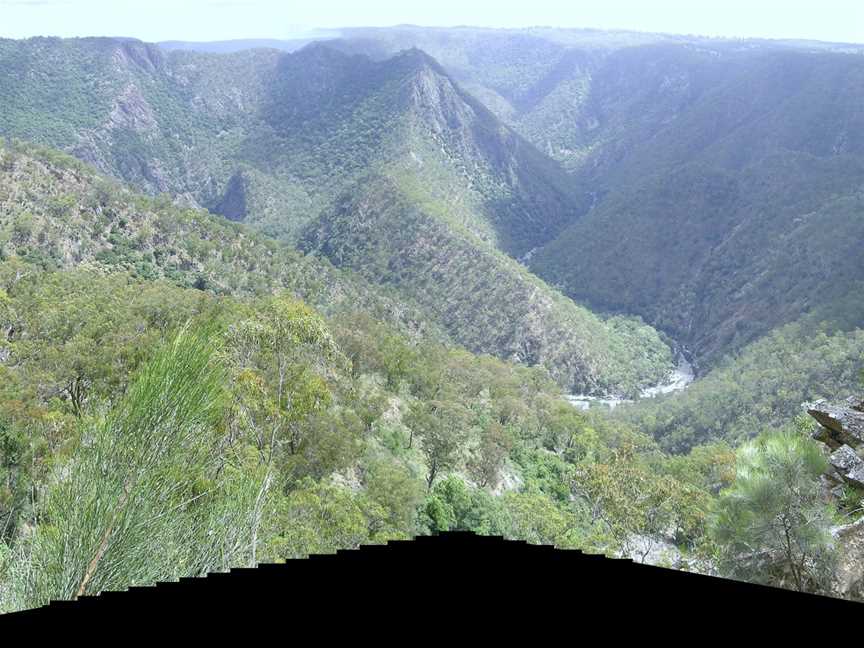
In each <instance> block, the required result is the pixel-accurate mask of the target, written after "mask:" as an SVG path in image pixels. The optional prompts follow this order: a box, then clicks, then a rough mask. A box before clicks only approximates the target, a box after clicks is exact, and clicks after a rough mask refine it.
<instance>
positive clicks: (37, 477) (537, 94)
mask: <svg viewBox="0 0 864 648" xmlns="http://www.w3.org/2000/svg"><path fill="white" fill-rule="evenodd" d="M340 31H341V38H339V39H331V38H325V37H322V38H321V39H317V38H316V39H315V40H314V42H309V43H291V42H279V43H266V42H263V43H262V42H256V41H253V42H248V43H243V42H228V43H213V44H186V43H179V42H178V43H167V44H163V45H162V46H159V45H152V44H146V43H142V42H140V41H137V40H133V39H123V38H84V39H57V38H33V39H29V40H24V41H13V40H0V108H2V109H0V136H2V137H3V138H5V141H4V142H3V143H2V145H0V610H7V609H14V608H20V607H26V606H32V605H37V604H41V603H44V602H45V601H46V600H47V599H48V598H50V597H54V596H59V597H63V598H73V597H76V596H80V595H82V594H85V593H92V592H96V591H100V590H103V589H110V588H123V587H128V586H129V585H134V584H142V583H149V582H152V581H153V580H155V579H165V578H175V577H178V576H182V575H195V574H197V575H200V574H204V573H206V572H208V571H211V570H217V569H224V568H226V567H228V566H232V565H240V564H243V565H254V564H256V563H257V562H260V561H262V560H284V559H288V558H292V557H299V556H305V555H308V554H310V553H315V552H320V551H332V550H334V549H337V548H342V547H356V546H358V544H360V543H363V542H382V541H385V540H387V539H388V538H397V537H410V536H412V535H416V534H422V533H430V532H435V531H439V530H446V529H471V530H475V531H478V532H480V533H494V534H501V535H505V536H507V537H512V538H520V539H525V540H529V541H531V542H549V543H554V544H557V545H559V546H563V547H574V548H575V547H578V548H582V549H585V550H588V551H603V552H607V553H610V554H615V555H623V556H629V557H632V558H635V559H637V560H642V561H648V562H653V563H659V564H668V565H674V566H677V567H680V568H685V569H694V570H697V571H701V572H705V573H721V574H725V575H732V576H734V577H746V578H751V579H753V580H759V581H760V582H769V583H772V584H779V585H784V586H791V587H795V588H796V589H800V590H808V591H817V592H822V593H829V594H836V595H843V596H847V595H848V596H852V595H853V594H850V592H855V591H858V590H855V588H859V589H861V587H862V583H864V578H859V577H858V576H855V574H853V576H855V577H854V578H852V577H849V575H848V571H849V569H850V567H849V565H852V567H851V569H852V571H853V572H854V571H855V570H856V569H857V570H858V571H857V572H856V573H859V574H860V573H864V567H862V566H864V555H860V551H859V549H857V547H860V546H864V544H861V543H860V542H859V540H860V539H859V540H856V539H855V538H857V537H858V536H857V535H856V534H858V532H859V531H858V530H860V529H859V527H860V523H858V522H856V523H853V524H847V523H849V522H850V518H855V517H857V516H858V515H859V514H860V511H861V507H860V500H861V497H862V493H864V482H861V481H856V479H857V478H855V475H857V474H858V473H857V472H855V471H856V470H857V468H856V467H855V466H858V464H857V463H855V461H854V459H853V458H852V456H853V455H854V457H855V458H857V460H858V461H859V462H860V461H861V458H860V456H859V454H860V453H861V448H864V445H861V444H859V443H858V442H857V441H856V442H855V444H853V445H854V448H852V447H850V446H844V447H845V448H846V449H844V448H843V447H840V448H837V447H834V445H836V444H834V445H831V444H829V445H828V446H826V447H821V446H819V445H818V444H817V443H816V441H814V440H813V439H811V438H810V433H811V432H812V431H813V423H812V421H808V420H807V419H800V418H796V416H797V415H798V414H800V413H801V404H802V402H804V401H811V400H813V399H816V398H830V399H842V398H846V397H851V396H854V395H856V394H857V393H859V392H860V388H861V380H862V378H864V375H862V370H864V337H862V330H864V300H862V298H861V294H862V287H864V255H862V254H861V248H862V241H864V101H862V100H864V55H862V51H861V48H860V47H856V46H844V45H838V44H821V43H809V42H772V41H724V40H719V39H706V38H695V37H679V36H667V35H659V34H635V33H628V32H600V31H592V30H559V29H551V28H532V29H524V30H489V29H476V28H454V29H443V28H441V29H426V28H419V27H418V28H415V27H398V28H388V29H383V28H382V29H377V28H375V29H373V28H370V29H352V30H340ZM310 40H312V39H310ZM688 360H689V361H691V362H692V363H693V365H695V368H696V373H697V375H696V380H695V381H694V382H692V384H690V382H689V381H690V380H691V379H692V378H693V374H692V372H690V369H691V366H690V364H689V363H688V362H687V361H688ZM675 362H678V364H679V366H678V369H677V370H676V372H675V373H672V369H673V367H674V363H675ZM670 375H671V376H672V377H675V376H678V378H676V381H677V382H675V383H667V382H666V379H667V378H668V377H669V376H670ZM682 376H683V378H682ZM682 387H686V389H683V390H682V389H681V388H682ZM666 392H668V393H666ZM658 393H659V394H661V395H659V396H657V397H656V398H653V397H652V398H649V397H648V396H649V395H652V396H653V395H655V394H658ZM565 394H569V397H570V401H571V402H568V401H567V399H565V398H564V395H565ZM859 400H860V398H859V399H858V400H855V399H852V400H848V401H844V402H845V403H846V404H845V405H841V406H838V407H839V410H838V411H840V410H842V411H843V412H846V413H847V414H848V416H847V418H848V419H849V420H851V421H853V424H854V425H857V421H858V419H859V418H860V416H859V413H860V412H861V408H862V407H864V405H862V404H860V402H859ZM576 405H578V407H580V408H581V407H584V408H585V410H580V409H579V408H577V407H576ZM613 405H614V406H616V407H615V408H614V410H612V411H610V408H611V406H613ZM607 406H608V407H607ZM835 409H836V408H835ZM847 410H848V412H847ZM832 411H833V410H832ZM849 412H851V413H849ZM844 416H846V414H844ZM845 420H846V419H844V421H845ZM821 422H822V421H821V420H820V423H821ZM832 425H833V423H832ZM837 425H841V427H842V425H844V423H842V422H841V423H838V424H837ZM834 432H835V433H836V434H835V436H837V435H838V434H839V437H838V438H844V439H849V438H852V437H854V434H852V433H850V432H848V431H845V430H841V431H840V432H837V430H834ZM853 432H855V434H857V428H855V429H854V430H853ZM850 434H851V436H850ZM844 435H845V436H844ZM829 436H830V435H829ZM814 438H815V439H820V440H821V439H824V438H826V437H825V434H824V430H822V431H821V432H820V433H819V434H817V435H816V436H815V437H814ZM855 438H856V439H857V437H855ZM838 453H839V454H838ZM850 453H851V454H850ZM862 465H864V464H862ZM850 475H851V477H850ZM778 485H779V486H778ZM778 520H782V521H783V527H782V529H781V530H782V531H783V533H782V534H780V533H779V532H778V529H779V528H780V527H777V525H776V523H777V521H778ZM856 525H857V526H856ZM142 529H148V532H147V533H142V532H141V530H142ZM847 537H849V538H852V539H851V540H842V538H847ZM784 543H785V544H784ZM856 551H857V552H858V553H856ZM835 559H837V560H839V561H840V563H842V565H843V566H842V570H845V571H843V572H842V574H840V575H839V576H838V574H839V573H840V572H838V569H840V568H839V567H838V566H837V564H838V563H837V561H836V560H835ZM759 561H763V562H762V563H760V562H759ZM766 561H767V562H766ZM753 565H757V566H758V565H762V566H764V565H768V568H766V569H761V567H760V568H759V569H755V568H752V569H751V567H752V566H753ZM743 566H747V569H750V571H749V572H746V573H744V572H742V570H743V569H744V567H743ZM842 570H841V571H842ZM745 571H746V570H745ZM850 578H851V580H850ZM861 591H864V590H861ZM855 595H857V594H855Z"/></svg>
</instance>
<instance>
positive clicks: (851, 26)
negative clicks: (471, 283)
mask: <svg viewBox="0 0 864 648" xmlns="http://www.w3.org/2000/svg"><path fill="white" fill-rule="evenodd" d="M397 24H416V25H429V26H453V25H474V26H484V27H528V26H539V25H543V26H553V27H589V28H598V29H628V30H637V31H648V32H665V33H674V34H700V35H706V36H727V37H743V38H750V37H763V38H804V39H814V40H824V41H835V42H846V43H864V0H818V1H816V0H809V1H805V0H591V1H584V0H557V1H556V0H528V1H520V2H516V1H514V0H479V1H471V0H423V1H422V2H417V1H416V0H415V1H409V0H299V1H298V0H0V37H6V38H26V37H29V36H130V37H135V38H140V39H142V40H146V41H162V40H187V41H208V40H230V39H238V38H277V39H283V38H291V37H296V36H299V35H301V34H302V32H303V31H305V30H309V29H312V28H337V27H356V26H389V25H397Z"/></svg>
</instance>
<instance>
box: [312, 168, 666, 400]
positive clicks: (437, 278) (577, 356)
mask: <svg viewBox="0 0 864 648" xmlns="http://www.w3.org/2000/svg"><path fill="white" fill-rule="evenodd" d="M304 245H305V247H307V248H308V249H310V250H314V251H317V252H319V253H321V254H323V255H325V256H326V257H327V258H329V259H330V260H331V261H332V262H333V263H334V264H335V265H337V266H339V267H345V268H351V269H354V270H356V271H358V272H359V273H361V274H362V275H363V276H364V277H366V278H367V279H369V280H370V281H372V282H373V283H378V284H384V285H388V286H393V287H395V288H396V289H397V290H398V291H399V292H400V293H404V294H406V295H412V296H414V297H415V299H416V300H417V301H418V303H420V304H421V305H422V306H423V308H424V309H426V310H427V312H429V313H431V314H433V317H434V319H435V320H436V321H439V322H442V323H444V325H445V327H447V329H448V331H449V333H450V334H451V336H452V337H453V338H454V339H458V340H460V341H462V343H463V344H465V345H466V346H467V347H468V348H469V349H470V350H472V351H474V352H478V353H495V352H498V353H501V352H503V354H504V356H505V357H508V358H512V359H514V360H517V361H521V362H524V363H527V364H542V365H544V366H546V367H547V368H548V369H549V371H550V372H551V373H552V375H553V376H555V377H556V378H557V379H558V380H559V381H560V382H561V383H562V384H565V385H569V386H570V388H571V389H572V390H575V391H577V392H581V393H587V392H592V393H604V392H605V393H608V392H619V393H624V394H628V395H630V394H634V393H638V391H639V389H640V387H644V386H645V385H647V384H649V383H651V382H656V381H658V380H661V379H662V378H663V376H664V375H665V372H666V371H667V370H668V367H669V364H670V362H671V353H670V352H669V349H668V347H666V346H665V345H664V344H663V342H662V341H661V339H660V338H659V337H658V336H657V334H656V332H655V331H654V330H653V329H651V328H650V327H647V326H645V325H644V324H642V323H641V322H639V321H638V320H629V319H625V318H614V319H611V320H607V321H603V320H601V319H600V318H598V317H597V316H595V315H594V314H593V313H591V312H590V311H588V310H586V309H584V308H581V307H578V306H576V305H575V304H573V303H572V302H570V301H569V300H568V299H567V298H566V297H564V296H563V295H561V294H559V293H556V292H555V291H553V290H551V289H550V288H549V287H548V286H546V285H545V284H544V283H543V282H542V281H539V280H538V279H537V278H536V277H534V276H532V275H531V274H530V273H528V272H527V271H526V270H525V269H524V268H522V267H521V266H520V265H519V264H517V263H516V262H515V261H514V260H512V259H510V258H509V257H507V256H505V255H503V254H501V253H500V252H497V251H495V250H493V249H488V248H486V247H485V246H483V245H478V244H472V243H471V241H470V239H467V240H466V237H464V236H459V235H458V234H454V231H453V228H452V226H448V223H447V221H446V220H444V219H436V218H434V217H432V216H430V215H429V214H426V213H424V212H423V211H421V210H419V209H417V208H416V206H415V205H414V204H412V203H411V202H410V201H409V200H408V199H407V198H406V196H405V194H404V193H402V192H400V190H399V187H398V185H396V184H395V183H393V182H392V181H390V180H388V179H387V178H385V177H383V176H369V177H367V178H365V179H364V180H363V182H362V183H361V184H360V185H358V186H357V187H356V188H355V189H354V190H352V191H350V192H348V193H346V195H345V196H344V198H343V199H342V201H340V203H339V204H338V205H337V207H336V209H335V210H334V211H333V212H332V213H331V214H328V215H325V216H322V217H321V218H320V219H319V220H318V221H316V222H315V223H314V224H313V225H312V226H311V227H310V228H309V230H308V232H307V234H306V238H305V242H304Z"/></svg>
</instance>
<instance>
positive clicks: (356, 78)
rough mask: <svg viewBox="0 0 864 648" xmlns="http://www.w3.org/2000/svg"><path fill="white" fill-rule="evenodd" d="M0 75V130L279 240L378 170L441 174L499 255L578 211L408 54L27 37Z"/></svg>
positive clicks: (443, 79)
mask: <svg viewBox="0 0 864 648" xmlns="http://www.w3.org/2000/svg"><path fill="white" fill-rule="evenodd" d="M0 64H2V65H3V66H4V69H6V70H9V71H10V72H14V74H7V75H4V76H3V80H2V82H0V83H3V85H2V86H0V93H2V96H3V97H4V106H5V109H4V113H3V116H2V117H0V134H4V135H7V136H15V137H24V138H27V139H30V140H33V141H37V142H40V143H43V144H47V145H51V146H55V147H59V148H63V149H65V150H67V151H69V152H72V153H73V154H74V155H76V157H79V158H81V159H83V160H85V161H87V162H91V163H93V164H94V165H96V166H97V167H98V168H99V169H100V170H102V171H103V172H106V173H109V174H111V175H114V176H115V177H118V178H121V179H124V180H127V181H130V182H132V183H134V184H135V185H136V186H138V187H140V188H142V189H144V190H145V191H147V192H149V193H155V192H171V193H173V194H176V195H185V196H186V197H187V198H188V199H189V200H191V201H194V202H195V203H197V204H199V205H202V206H205V207H208V208H210V209H213V210H215V211H217V212H221V213H224V214H225V215H226V216H228V217H229V218H232V219H234V220H247V221H248V222H250V223H252V224H256V225H258V226H260V227H262V228H264V229H265V230H266V231H267V232H268V233H270V234H273V235H277V236H279V237H281V238H285V239H286V240H290V239H291V238H292V237H293V236H294V235H296V233H297V232H298V231H299V229H300V228H301V227H302V225H303V224H304V223H305V222H307V221H308V220H310V219H311V218H313V217H314V216H315V215H316V214H317V213H320V212H321V211H322V210H324V209H325V208H326V207H327V206H328V204H329V202H330V201H332V199H333V198H334V197H335V196H336V195H338V194H339V193H340V192H341V191H342V190H343V189H344V188H345V187H347V186H350V184H351V183H352V182H353V181H354V180H355V179H356V174H357V173H358V172H360V171H361V170H365V169H367V168H368V167H375V168H380V167H386V166H388V165H392V164H400V165H401V166H402V167H403V168H409V169H410V168H413V172H414V174H415V175H416V176H417V177H418V178H420V177H425V176H427V175H429V174H438V175H439V176H441V175H446V178H447V181H448V184H447V186H445V187H441V186H435V185H434V183H433V186H432V187H430V188H429V189H430V191H431V192H435V191H437V192H445V193H447V194H448V195H457V196H459V199H460V200H461V201H463V202H464V203H465V204H464V205H463V206H462V208H461V210H460V212H461V213H459V214H458V216H454V218H461V219H462V220H464V221H466V222H467V223H468V224H469V225H470V227H472V228H473V229H474V230H476V231H477V232H483V233H484V235H485V237H486V238H488V239H489V240H491V241H493V242H494V243H495V244H496V245H497V246H499V247H501V248H502V249H504V250H506V251H508V252H511V253H514V254H522V253H524V252H525V251H527V250H528V249H530V248H531V247H534V246H536V245H539V244H540V243H543V242H545V241H548V240H551V238H552V237H553V236H554V234H555V233H556V232H557V231H559V230H560V229H562V228H563V226H564V225H566V224H567V223H569V222H571V221H572V220H573V218H575V217H576V216H578V214H579V213H581V212H583V211H584V210H585V208H586V207H587V205H586V204H583V203H584V201H583V200H582V199H581V198H577V197H575V195H574V194H572V192H571V191H570V190H569V184H568V183H567V181H566V176H565V175H564V174H563V173H562V171H561V170H560V169H559V168H558V167H557V165H555V164H554V163H553V162H551V161H550V160H548V159H547V158H545V157H544V156H543V155H541V154H539V152H537V151H536V150H535V149H534V148H533V147H532V146H531V145H530V144H528V143H527V142H525V141H524V140H522V139H521V138H520V137H519V136H518V135H516V134H515V133H514V132H513V131H511V130H509V129H508V128H507V127H506V126H504V125H502V124H501V123H500V122H499V121H498V120H497V118H496V117H495V116H494V115H493V114H492V113H491V112H490V111H488V110H487V109H486V108H485V107H483V106H482V105H481V104H480V103H478V102H477V101H476V100H475V99H473V98H472V97H471V96H469V95H467V94H465V93H464V92H463V91H462V90H461V89H460V88H459V87H458V86H457V85H456V84H455V83H454V82H453V81H452V80H451V79H450V77H449V76H448V74H447V73H446V72H445V71H444V70H443V69H442V68H441V66H440V65H438V64H437V63H436V62H435V61H434V60H433V59H432V58H430V57H429V56H427V55H425V54H424V53H422V52H420V51H418V50H409V51H406V52H403V53H400V54H398V55H395V56H394V57H392V58H388V59H387V60H384V61H373V60H371V59H369V58H367V57H365V56H356V55H355V56H351V55H347V54H344V53H342V52H339V51H337V50H336V49H334V48H332V47H329V46H324V45H321V44H316V43H313V44H311V45H309V46H308V47H305V48H303V49H301V50H300V51H298V52H295V53H283V52H279V51H276V50H252V51H241V52H237V53H232V54H228V55H214V54H207V53H200V52H189V51H172V52H169V53H166V52H164V51H163V50H162V49H160V48H159V47H157V46H154V45H148V44H144V43H141V42H138V41H132V40H121V39H75V40H61V39H44V38H40V39H30V40H27V41H8V40H4V41H0ZM412 165H413V167H412ZM420 167H423V168H422V169H421V168H420ZM419 184H421V185H425V184H426V183H425V182H420V183H419Z"/></svg>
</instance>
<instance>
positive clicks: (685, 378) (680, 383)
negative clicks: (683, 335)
mask: <svg viewBox="0 0 864 648" xmlns="http://www.w3.org/2000/svg"><path fill="white" fill-rule="evenodd" d="M695 377H696V375H695V373H694V372H693V365H691V364H690V362H688V360H687V358H685V357H684V354H683V353H679V354H678V362H677V365H676V367H675V370H674V371H672V373H671V374H669V377H668V378H667V379H666V380H665V381H664V382H662V383H658V384H656V385H654V386H653V387H646V388H645V389H643V390H642V392H641V393H640V394H639V398H640V399H641V398H654V397H655V396H658V395H660V394H669V393H671V392H674V391H680V390H682V389H685V388H686V387H687V386H688V385H689V384H690V383H692V382H693V379H694V378H695ZM564 398H565V399H566V400H567V401H568V402H569V403H570V404H571V405H573V406H574V407H577V408H578V409H581V410H587V409H589V408H590V407H591V404H592V403H596V404H598V405H605V406H606V407H608V408H609V409H615V408H616V407H617V406H618V405H620V404H621V403H632V402H633V401H632V400H627V399H625V398H603V397H601V396H588V395H587V394H566V395H565V396H564Z"/></svg>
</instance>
